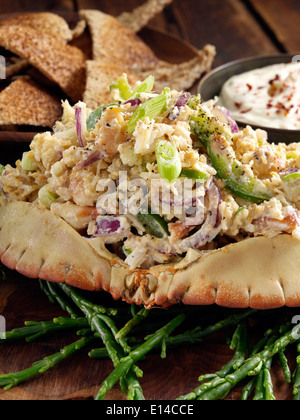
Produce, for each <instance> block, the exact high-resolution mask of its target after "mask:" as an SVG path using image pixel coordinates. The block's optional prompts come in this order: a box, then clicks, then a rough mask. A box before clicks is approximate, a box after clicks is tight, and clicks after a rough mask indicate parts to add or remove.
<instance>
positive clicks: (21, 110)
mask: <svg viewBox="0 0 300 420" xmlns="http://www.w3.org/2000/svg"><path fill="white" fill-rule="evenodd" d="M61 115H62V106H61V102H60V100H59V99H57V98H56V97H54V96H53V95H51V94H49V93H48V92H46V91H45V90H44V89H42V88H41V87H40V86H38V85H37V84H36V83H34V82H33V81H32V80H30V78H28V77H20V78H19V79H17V80H15V81H14V82H12V83H11V84H10V85H9V86H8V87H7V88H6V89H4V90H3V91H2V92H1V93H0V124H1V125H9V124H14V125H33V126H42V127H49V128H51V127H53V125H54V124H55V122H56V121H58V120H59V119H60V118H61Z"/></svg>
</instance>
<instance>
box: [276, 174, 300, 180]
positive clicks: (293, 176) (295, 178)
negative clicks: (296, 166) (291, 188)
mask: <svg viewBox="0 0 300 420" xmlns="http://www.w3.org/2000/svg"><path fill="white" fill-rule="evenodd" d="M299 178H300V172H294V173H292V174H288V175H285V176H284V177H282V178H281V179H282V181H285V182H292V181H296V180H297V179H299Z"/></svg>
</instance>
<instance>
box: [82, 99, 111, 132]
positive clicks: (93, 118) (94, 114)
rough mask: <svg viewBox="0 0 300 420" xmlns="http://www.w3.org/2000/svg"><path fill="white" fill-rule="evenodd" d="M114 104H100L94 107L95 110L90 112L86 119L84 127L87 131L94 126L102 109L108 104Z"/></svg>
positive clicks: (107, 106)
mask: <svg viewBox="0 0 300 420" xmlns="http://www.w3.org/2000/svg"><path fill="white" fill-rule="evenodd" d="M115 105H116V104H108V105H103V106H100V107H99V108H97V109H95V111H93V112H91V113H90V115H89V116H88V118H87V121H86V128H87V130H88V131H90V130H92V129H94V128H95V126H96V122H97V119H98V118H100V117H101V115H102V113H103V111H104V110H105V109H106V108H109V107H110V106H115Z"/></svg>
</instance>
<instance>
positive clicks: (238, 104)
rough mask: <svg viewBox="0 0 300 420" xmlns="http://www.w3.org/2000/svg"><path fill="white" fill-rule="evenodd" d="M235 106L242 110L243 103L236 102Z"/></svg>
mask: <svg viewBox="0 0 300 420" xmlns="http://www.w3.org/2000/svg"><path fill="white" fill-rule="evenodd" d="M234 105H235V106H236V107H237V108H238V109H241V107H242V105H243V104H242V103H241V102H235V103H234Z"/></svg>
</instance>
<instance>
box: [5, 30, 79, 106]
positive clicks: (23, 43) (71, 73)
mask: <svg viewBox="0 0 300 420" xmlns="http://www.w3.org/2000/svg"><path fill="white" fill-rule="evenodd" d="M0 45H1V46H2V47H4V48H6V49H7V50H9V51H11V52H13V53H14V54H16V55H18V56H20V57H22V58H24V59H27V60H28V61H29V62H30V64H31V65H32V66H34V67H36V68H37V69H38V70H40V72H41V73H43V74H44V75H45V76H47V77H48V78H49V79H50V80H52V81H54V82H55V83H57V84H58V85H59V86H60V88H61V89H62V90H63V91H64V92H65V93H66V95H68V96H69V97H70V98H71V100H72V101H74V102H76V101H78V100H79V99H80V98H81V97H82V94H83V91H84V89H85V56H84V54H83V52H82V51H80V50H79V49H78V48H76V47H73V46H70V45H66V44H65V43H64V42H63V41H60V40H58V39H56V38H54V37H52V36H49V35H46V34H43V33H42V32H39V31H37V30H35V29H33V28H31V27H29V26H20V25H15V26H14V25H12V26H0Z"/></svg>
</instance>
